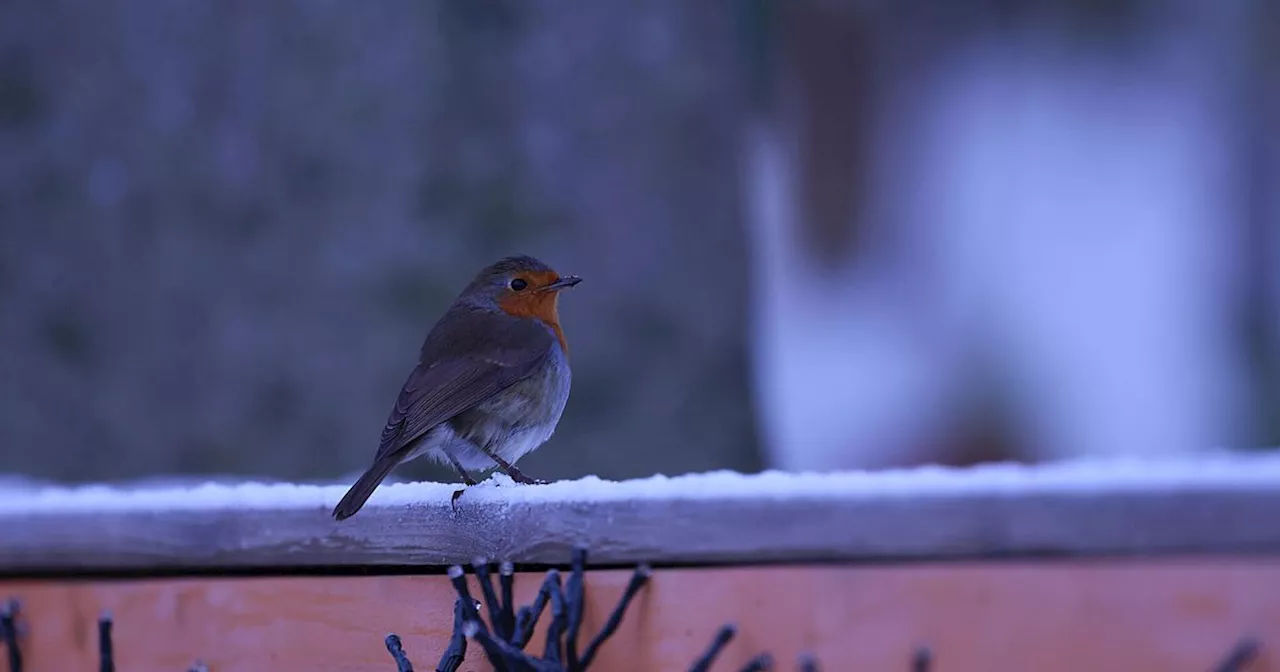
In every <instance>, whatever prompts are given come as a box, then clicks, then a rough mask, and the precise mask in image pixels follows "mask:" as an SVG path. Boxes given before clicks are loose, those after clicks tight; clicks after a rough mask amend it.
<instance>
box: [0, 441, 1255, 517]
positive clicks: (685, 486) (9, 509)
mask: <svg viewBox="0 0 1280 672" xmlns="http://www.w3.org/2000/svg"><path fill="white" fill-rule="evenodd" d="M347 487H348V484H347V483H341V484H334V485H300V484H293V483H264V482H246V483H225V482H210V483H204V484H200V485H194V486H144V487H127V486H116V485H86V486H77V487H65V486H47V485H37V484H23V483H21V482H19V481H16V480H14V479H9V480H2V481H0V518H4V517H14V516H23V515H31V514H41V513H88V512H157V511H201V510H218V509H239V510H245V509H309V508H320V509H329V508H332V507H333V506H334V504H336V503H337V501H338V499H340V498H341V497H342V495H343V494H344V493H345V492H346V489H347ZM458 487H460V485H459V484H455V483H394V484H389V485H383V486H382V487H380V488H379V489H378V490H377V491H376V492H375V493H374V495H373V497H372V498H370V500H369V503H368V505H367V507H369V508H377V507H384V506H405V505H411V504H445V505H447V504H448V502H449V499H450V496H451V495H452V494H453V492H454V490H456V489H457V488H458ZM1277 488H1280V452H1276V451H1268V452H1258V453H1248V454H1225V453H1224V454H1215V455H1209V456H1200V457H1197V458H1178V459H1163V460H1155V459H1142V458H1116V459H1084V460H1072V461H1064V462H1057V463H1050V464H1042V465H1023V464H1011V463H1006V464H990V465H980V466H976V467H968V468H951V467H939V466H925V467H918V468H911V469H895V470H884V471H845V472H830V473H787V472H778V471H768V472H763V473H759V474H740V473H736V472H730V471H714V472H708V473H701V474H687V475H682V476H663V475H656V476H652V477H649V478H642V479H634V480H627V481H607V480H604V479H601V478H598V477H596V476H587V477H584V478H580V479H576V480H568V481H558V482H555V483H551V484H548V485H539V486H526V485H518V484H516V483H514V482H512V481H511V479H510V478H508V477H506V476H504V475H500V474H498V475H494V476H492V477H491V478H489V479H488V480H486V481H484V482H483V483H480V484H479V485H477V486H474V487H472V488H469V489H468V490H467V493H466V495H465V496H464V497H463V498H462V499H460V500H459V506H462V505H474V504H506V505H513V504H575V503H592V502H616V501H632V502H644V501H654V500H667V501H669V500H722V501H723V500H734V499H761V498H775V499H784V498H791V499H807V500H823V499H831V500H850V499H875V498H889V497H915V498H925V497H954V496H964V495H975V494H1002V495H1008V494H1033V493H1038V494H1062V495H1080V496H1088V495H1092V494H1099V493H1104V492H1171V491H1179V492H1183V491H1191V490H1223V489H1228V490H1267V491H1272V490H1275V489H1277Z"/></svg>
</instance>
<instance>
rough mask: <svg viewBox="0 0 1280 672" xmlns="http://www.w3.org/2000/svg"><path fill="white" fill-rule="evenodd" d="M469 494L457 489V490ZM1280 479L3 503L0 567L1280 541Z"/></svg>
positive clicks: (696, 557)
mask: <svg viewBox="0 0 1280 672" xmlns="http://www.w3.org/2000/svg"><path fill="white" fill-rule="evenodd" d="M464 500H465V498H464ZM1278 510H1280V489H1275V490H1271V491H1259V490H1244V491H1236V490H1225V489H1224V490H1215V489H1199V490H1189V491H1185V492H1167V493H1162V492H1151V493H1143V492H1099V493H1092V494H1089V495H1087V496H1085V495H1080V494H1070V493H1059V494H1053V493H1045V494H1036V493H1030V494H1022V495H1016V496H1015V495H1002V494H993V493H975V494H958V495H953V496H927V495H926V496H913V497H907V496H878V497H877V496H868V497H860V496H857V495H850V496H848V497H843V498H840V497H812V498H811V497H805V496H796V497H791V498H787V499H774V498H770V497H761V498H757V499H742V498H735V499H724V500H721V499H715V498H704V499H696V500H680V499H670V500H656V501H638V502H632V501H625V500H619V501H606V502H595V503H584V504H575V503H554V502H550V503H539V502H524V503H521V502H513V503H504V502H482V503H478V504H471V505H460V506H459V509H458V510H457V511H456V512H455V511H453V510H451V509H450V507H449V505H448V503H447V502H446V501H438V502H437V501H431V502H425V503H409V504H395V505H391V504H376V503H371V504H370V505H369V506H368V507H367V508H366V509H365V510H363V511H361V512H360V513H359V514H358V515H356V516H355V517H353V518H351V519H348V520H346V521H343V522H341V523H338V522H335V521H334V520H332V519H331V518H330V517H329V511H328V505H322V506H315V507H307V508H284V509H279V510H272V509H270V508H254V509H232V508H227V509H198V510H176V511H112V510H106V511H86V512H51V513H39V512H37V513H31V512H27V513H23V514H22V515H8V516H6V515H3V514H0V574H2V573H5V572H8V573H11V574H12V573H14V572H23V571H48V570H58V569H64V570H86V571H88V570H94V569H122V568H135V569H155V568H210V567H211V568H220V567H250V566H255V567H296V566H339V565H362V566H367V565H386V564H391V565H447V564H453V563H466V562H469V561H470V560H471V559H472V558H474V557H477V556H483V557H488V558H497V559H503V560H511V561H514V562H518V563H545V564H563V563H566V562H567V561H568V558H569V554H570V550H571V548H572V547H573V546H574V545H578V544H581V545H586V546H587V547H588V548H590V549H591V560H592V561H593V562H596V563H635V562H650V563H654V564H663V563H712V562H729V563H736V562H766V561H787V562H806V561H814V560H824V561H831V560H840V561H850V560H876V559H886V558H941V557H957V556H992V555H998V556H1018V555H1041V554H1071V555H1111V554H1167V553H1178V552H1195V553H1263V552H1278V551H1280V527H1277V526H1275V525H1271V524H1269V523H1268V522H1267V521H1269V520H1271V519H1272V517H1273V515H1274V512H1275V511H1278Z"/></svg>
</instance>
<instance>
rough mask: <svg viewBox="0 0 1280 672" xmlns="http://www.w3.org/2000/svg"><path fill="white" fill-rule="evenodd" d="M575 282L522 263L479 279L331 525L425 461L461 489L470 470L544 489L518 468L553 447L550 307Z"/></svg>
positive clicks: (419, 369)
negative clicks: (404, 469) (400, 472)
mask: <svg viewBox="0 0 1280 672" xmlns="http://www.w3.org/2000/svg"><path fill="white" fill-rule="evenodd" d="M581 281H582V279H581V278H579V277H577V276H574V275H566V276H561V275H559V274H557V273H556V272H555V271H554V270H552V269H551V267H550V266H547V265H546V264H544V263H542V262H541V261H538V260H537V259H534V258H533V257H529V256H523V255H522V256H514V257H507V258H505V259H502V260H501V261H498V262H497V263H495V264H493V265H492V266H489V267H488V268H486V269H484V270H482V271H480V273H479V274H478V275H476V277H475V279H474V280H472V281H471V284H469V285H467V287H466V289H464V290H462V293H461V294H459V295H458V298H457V299H455V300H454V302H453V305H452V306H450V307H449V310H448V311H446V312H445V314H444V316H443V317H441V318H440V321H439V322H436V325H435V326H434V327H432V329H431V332H430V333H428V334H427V338H426V340H425V341H424V342H423V344H422V350H421V351H420V352H419V354H418V365H417V366H416V367H414V369H413V371H412V372H411V373H410V374H409V380H407V381H406V382H405V384H404V387H402V388H401V389H400V395H399V397H397V398H396V404H395V407H394V408H392V409H391V417H389V418H388V419H387V425H386V427H385V428H384V429H383V430H382V442H381V444H380V445H379V446H378V453H377V455H376V456H375V457H374V460H373V466H371V467H369V469H368V470H367V471H365V472H364V474H363V475H361V476H360V478H359V480H357V481H356V483H355V485H353V486H351V489H350V490H348V491H347V494H346V495H345V496H343V498H342V501H340V502H338V506H337V507H335V508H334V510H333V517H334V518H337V519H338V520H343V519H346V518H349V517H351V516H352V515H354V514H355V513H356V512H357V511H359V510H360V507H362V506H364V503H365V501H366V500H368V499H369V495H371V494H373V490H374V488H376V487H378V484H379V483H381V482H382V479H384V478H386V477H387V474H389V473H391V470H392V469H394V468H395V467H396V466H397V465H399V464H401V463H403V462H406V461H408V460H412V459H414V458H416V457H419V456H422V455H427V456H429V457H431V458H432V459H435V460H436V461H438V462H440V463H442V464H448V465H449V466H451V467H453V468H454V469H455V470H456V471H457V472H458V475H459V476H461V477H462V482H463V483H464V484H466V485H475V483H476V482H475V480H474V479H472V478H471V476H470V475H468V473H467V470H473V471H483V470H487V469H493V468H497V469H499V470H501V471H502V472H504V473H506V474H507V475H508V476H510V477H511V478H512V480H514V481H516V482H517V483H524V484H541V483H545V481H539V480H537V479H533V478H530V477H528V476H525V475H524V474H523V473H521V471H520V470H519V469H516V467H515V463H516V461H517V460H519V459H520V458H521V457H523V456H524V455H526V454H528V453H530V452H532V451H533V450H534V449H535V448H537V447H538V446H540V445H542V443H543V442H545V441H546V440H547V439H548V438H550V437H551V434H552V432H554V431H555V428H556V424H557V423H558V422H559V421H560V414H561V413H562V412H563V411H564V405H565V402H566V401H567V400H568V399H569V384H570V373H569V348H568V345H566V343H565V340H564V331H563V330H561V329H560V316H559V313H558V312H557V305H556V303H557V298H558V297H559V294H560V290H562V289H566V288H568V287H573V286H574V285H576V284H578V283H579V282H581ZM461 494H462V490H457V491H455V492H454V493H453V501H454V502H456V501H457V499H458V496H459V495H461Z"/></svg>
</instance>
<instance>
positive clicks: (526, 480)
mask: <svg viewBox="0 0 1280 672" xmlns="http://www.w3.org/2000/svg"><path fill="white" fill-rule="evenodd" d="M503 471H505V472H507V475H508V476H510V477H511V480H513V481H515V482H516V483H519V484H521V485H546V484H547V481H544V480H542V479H540V478H532V477H529V476H525V475H524V472H522V471H520V470H519V469H516V468H515V467H514V466H511V465H507V466H506V468H505V469H503Z"/></svg>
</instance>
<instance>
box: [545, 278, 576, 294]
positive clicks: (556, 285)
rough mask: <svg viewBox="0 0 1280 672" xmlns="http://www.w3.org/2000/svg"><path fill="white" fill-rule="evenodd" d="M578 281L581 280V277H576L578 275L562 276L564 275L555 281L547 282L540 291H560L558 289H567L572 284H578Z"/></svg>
mask: <svg viewBox="0 0 1280 672" xmlns="http://www.w3.org/2000/svg"><path fill="white" fill-rule="evenodd" d="M579 282H582V278H579V277H578V276H576V275H566V276H564V277H562V278H560V279H559V280H556V281H555V282H553V283H551V284H549V285H547V286H545V287H543V288H542V291H544V292H558V291H560V290H562V289H567V288H569V287H572V286H574V285H576V284H578V283H579Z"/></svg>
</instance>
